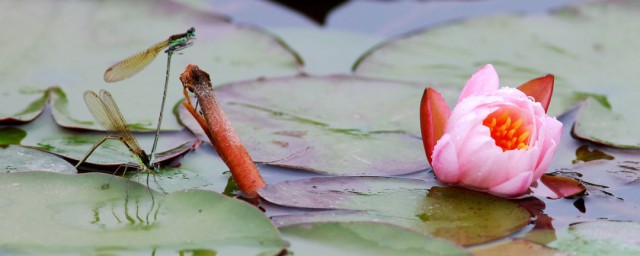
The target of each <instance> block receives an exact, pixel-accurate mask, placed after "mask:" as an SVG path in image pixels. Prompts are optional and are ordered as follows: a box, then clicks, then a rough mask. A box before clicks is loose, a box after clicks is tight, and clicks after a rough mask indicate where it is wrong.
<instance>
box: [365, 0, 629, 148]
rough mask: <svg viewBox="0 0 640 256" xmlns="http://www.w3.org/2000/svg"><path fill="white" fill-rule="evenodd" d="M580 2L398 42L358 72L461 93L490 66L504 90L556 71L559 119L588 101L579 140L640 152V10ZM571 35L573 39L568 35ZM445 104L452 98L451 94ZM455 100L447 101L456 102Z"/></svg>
mask: <svg viewBox="0 0 640 256" xmlns="http://www.w3.org/2000/svg"><path fill="white" fill-rule="evenodd" d="M603 2H605V3H606V4H602V3H600V4H582V5H576V6H571V7H568V8H565V9H562V10H559V11H556V12H553V13H551V14H545V15H529V16H521V15H502V16H493V17H488V18H482V19H472V20H468V21H463V22H459V23H455V24H452V25H449V26H442V27H438V28H433V29H427V30H423V31H419V32H416V33H412V34H409V35H406V36H404V37H400V38H397V39H393V40H391V41H389V42H387V43H384V44H382V45H380V46H378V47H377V48H374V49H372V50H370V51H369V52H368V53H366V54H365V55H364V56H362V57H361V59H360V60H359V61H358V62H357V63H356V65H355V66H354V72H355V73H356V74H359V75H366V76H371V77H376V78H386V79H397V80H402V81H413V82H423V83H425V82H432V83H435V87H436V88H443V87H445V86H446V87H452V88H458V89H460V88H462V86H464V84H465V81H466V80H467V79H468V78H469V77H470V76H471V74H472V73H473V72H475V71H476V70H477V69H478V68H480V67H481V66H482V65H484V64H486V63H492V64H493V65H494V66H495V67H496V69H497V71H498V74H499V75H500V80H501V84H502V85H509V86H512V87H515V86H518V85H520V84H522V83H524V82H526V81H528V80H530V79H533V78H535V77H539V76H542V75H545V74H547V73H553V74H554V75H555V77H556V83H555V85H556V86H555V90H554V95H553V98H552V102H551V105H550V110H549V112H550V113H551V114H553V115H557V114H560V113H562V112H563V111H565V110H567V109H568V108H569V107H570V106H572V105H574V104H575V103H576V102H578V101H581V100H584V99H586V98H590V99H591V100H589V101H587V103H586V104H585V106H584V107H583V109H582V111H581V113H580V115H579V116H578V119H577V121H576V124H575V131H574V132H575V134H576V136H578V137H580V138H584V139H588V140H592V141H596V142H599V143H605V144H607V145H611V146H617V147H632V148H637V147H640V130H638V129H635V128H634V127H637V126H638V124H637V122H638V120H640V112H638V111H635V109H636V106H635V102H636V101H637V98H638V94H637V92H638V90H636V84H637V83H638V78H637V70H636V69H635V68H633V67H634V63H636V62H637V60H638V59H640V53H639V52H638V51H637V50H636V49H635V45H634V44H632V43H630V42H634V41H637V40H638V38H639V37H638V33H637V31H640V5H638V4H637V2H634V1H603ZM568 31H570V33H568ZM445 98H447V96H445ZM456 99H457V97H453V98H447V100H448V102H449V103H450V104H453V103H454V102H455V100H456Z"/></svg>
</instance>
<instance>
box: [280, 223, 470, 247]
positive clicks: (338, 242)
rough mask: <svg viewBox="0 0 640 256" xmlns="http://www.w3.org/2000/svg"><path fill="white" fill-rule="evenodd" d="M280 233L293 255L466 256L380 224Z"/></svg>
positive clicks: (318, 225)
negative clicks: (288, 243)
mask: <svg viewBox="0 0 640 256" xmlns="http://www.w3.org/2000/svg"><path fill="white" fill-rule="evenodd" d="M280 231H281V232H282V235H283V237H284V238H285V239H286V240H287V241H289V242H291V248H290V251H291V252H293V253H294V254H295V255H306V254H309V253H311V252H322V254H323V255H468V253H467V252H466V251H465V250H464V249H462V248H460V247H458V246H456V245H455V244H453V243H451V242H448V241H444V240H441V239H438V238H433V237H429V236H425V235H423V234H420V233H417V232H414V231H410V230H407V229H404V228H401V227H397V226H392V225H386V224H381V223H373V222H342V223H335V222H334V223H331V222H327V223H313V224H298V225H292V226H286V227H280Z"/></svg>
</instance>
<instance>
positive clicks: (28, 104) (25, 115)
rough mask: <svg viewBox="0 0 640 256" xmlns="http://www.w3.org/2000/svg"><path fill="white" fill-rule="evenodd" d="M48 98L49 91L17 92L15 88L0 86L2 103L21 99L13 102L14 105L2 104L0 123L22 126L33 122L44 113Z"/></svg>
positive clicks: (18, 90)
mask: <svg viewBox="0 0 640 256" xmlns="http://www.w3.org/2000/svg"><path fill="white" fill-rule="evenodd" d="M48 98H49V93H48V90H45V91H42V90H27V89H17V90H16V88H15V87H11V86H0V99H1V100H2V102H9V100H10V99H19V100H15V101H12V102H11V103H12V104H2V110H0V123H3V124H22V123H27V122H30V121H32V120H33V119H35V118H36V117H38V116H39V115H40V114H41V113H42V111H43V110H44V107H45V106H46V104H47V99H48Z"/></svg>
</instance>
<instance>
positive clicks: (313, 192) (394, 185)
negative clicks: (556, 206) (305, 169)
mask: <svg viewBox="0 0 640 256" xmlns="http://www.w3.org/2000/svg"><path fill="white" fill-rule="evenodd" d="M431 185H432V184H429V183H428V182H425V181H423V180H416V179H402V178H383V177H322V178H310V179H300V180H294V181H284V182H281V183H276V184H270V185H267V186H266V187H265V188H263V189H262V190H260V192H259V193H260V196H261V197H262V198H264V199H265V200H267V201H269V202H272V203H275V204H279V205H285V206H289V207H300V208H312V209H335V210H351V211H356V212H342V213H337V214H333V215H329V216H327V215H323V213H319V214H306V215H289V216H276V217H273V218H274V221H275V222H276V223H280V224H285V225H286V224H289V223H305V222H325V221H363V220H369V221H377V222H384V223H391V224H396V225H399V226H402V227H406V228H409V229H412V230H415V231H418V232H421V233H423V234H431V235H433V236H436V237H440V238H444V239H447V240H451V241H454V242H456V243H458V244H461V245H473V244H479V243H484V242H487V241H491V240H494V239H497V238H501V237H504V236H506V235H509V234H511V233H513V232H515V231H517V230H519V229H521V228H522V227H524V226H526V225H527V224H528V223H529V221H530V219H531V215H530V214H529V212H528V211H527V210H526V209H524V208H522V207H520V206H519V205H518V204H517V203H515V202H513V201H509V200H506V199H502V198H499V197H495V196H491V195H488V194H485V193H481V192H476V191H471V190H467V189H463V188H457V187H431ZM429 187H431V188H429ZM298 218H302V220H303V221H300V220H299V219H298Z"/></svg>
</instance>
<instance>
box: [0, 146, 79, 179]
mask: <svg viewBox="0 0 640 256" xmlns="http://www.w3.org/2000/svg"><path fill="white" fill-rule="evenodd" d="M0 159H2V161H1V162H0V173H12V172H24V171H46V172H57V173H63V174H73V173H77V171H76V168H75V167H73V165H71V164H69V163H68V162H67V161H65V160H63V159H62V158H60V157H57V156H55V155H52V154H49V153H46V152H42V151H40V150H37V149H32V148H26V147H22V146H16V145H9V146H8V147H5V148H0Z"/></svg>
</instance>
